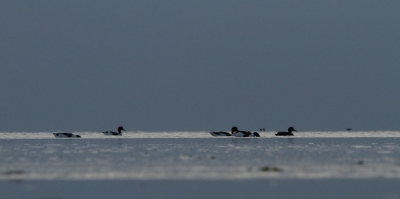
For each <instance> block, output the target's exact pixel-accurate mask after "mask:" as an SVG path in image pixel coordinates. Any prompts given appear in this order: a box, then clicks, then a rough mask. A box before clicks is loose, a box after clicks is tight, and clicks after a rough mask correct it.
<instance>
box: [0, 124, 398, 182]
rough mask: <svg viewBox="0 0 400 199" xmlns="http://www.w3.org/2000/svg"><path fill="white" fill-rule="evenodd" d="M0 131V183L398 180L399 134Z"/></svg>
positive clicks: (385, 132) (378, 132) (390, 132)
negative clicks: (68, 134)
mask: <svg viewBox="0 0 400 199" xmlns="http://www.w3.org/2000/svg"><path fill="white" fill-rule="evenodd" d="M74 134H79V135H81V136H82V138H55V137H54V136H53V135H52V133H50V132H2V133H0V180H43V179H61V180H97V179H104V180H120V179H132V180H136V179H167V180H168V179H323V178H330V179H334V178H346V179H365V178H377V177H378V178H393V179H398V178H400V145H399V144H400V132H397V131H396V132H394V131H375V132H347V131H346V132H298V133H295V136H292V137H276V136H275V135H274V132H261V133H260V134H261V138H235V137H212V136H211V135H210V134H209V133H208V132H123V135H122V136H105V135H103V134H102V133H100V132H74Z"/></svg>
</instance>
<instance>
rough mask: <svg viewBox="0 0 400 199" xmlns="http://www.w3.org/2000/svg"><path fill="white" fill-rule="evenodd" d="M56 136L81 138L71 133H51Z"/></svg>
mask: <svg viewBox="0 0 400 199" xmlns="http://www.w3.org/2000/svg"><path fill="white" fill-rule="evenodd" d="M53 135H54V136H56V138H81V136H80V135H75V134H72V133H53Z"/></svg>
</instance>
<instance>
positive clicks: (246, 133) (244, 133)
mask: <svg viewBox="0 0 400 199" xmlns="http://www.w3.org/2000/svg"><path fill="white" fill-rule="evenodd" d="M231 131H232V135H233V136H235V137H260V134H258V133H257V132H254V133H252V132H250V131H239V129H238V128H237V127H236V126H234V127H232V129H231Z"/></svg>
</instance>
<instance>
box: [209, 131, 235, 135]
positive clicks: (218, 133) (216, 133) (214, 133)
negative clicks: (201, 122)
mask: <svg viewBox="0 0 400 199" xmlns="http://www.w3.org/2000/svg"><path fill="white" fill-rule="evenodd" d="M210 134H211V135H212V136H232V134H230V133H228V132H224V131H220V132H210Z"/></svg>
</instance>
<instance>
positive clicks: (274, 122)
mask: <svg viewBox="0 0 400 199" xmlns="http://www.w3.org/2000/svg"><path fill="white" fill-rule="evenodd" d="M399 10H400V1H372V0H365V1H344V0H343V1H342V0H339V1H320V0H319V1H317V0H309V1H286V0H272V1H261V0H257V1H235V0H230V1H208V0H205V1H189V0H187V1H183V0H182V1H179V0H171V1H151V0H150V1H2V2H1V3H0V27H1V30H0V110H1V112H0V131H46V130H50V131H101V130H116V128H117V127H118V126H119V125H122V126H124V128H125V129H126V130H127V131H139V130H140V131H198V130H205V131H211V130H229V129H230V128H231V127H232V126H234V125H235V126H238V127H239V129H243V130H257V129H259V128H262V127H264V128H266V130H267V131H269V130H271V131H272V130H274V131H275V130H286V129H287V127H289V126H294V127H295V128H296V129H297V130H298V131H316V130H321V131H327V130H345V129H346V128H348V127H351V128H352V129H353V130H399V129H400V122H399V118H400V107H399V104H400V89H399V85H400V37H399V36H400V24H399V22H400V14H399Z"/></svg>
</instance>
